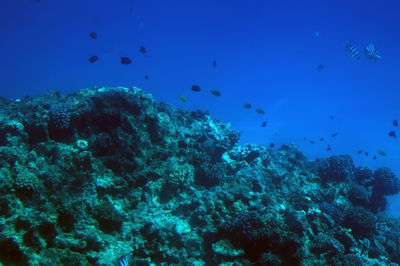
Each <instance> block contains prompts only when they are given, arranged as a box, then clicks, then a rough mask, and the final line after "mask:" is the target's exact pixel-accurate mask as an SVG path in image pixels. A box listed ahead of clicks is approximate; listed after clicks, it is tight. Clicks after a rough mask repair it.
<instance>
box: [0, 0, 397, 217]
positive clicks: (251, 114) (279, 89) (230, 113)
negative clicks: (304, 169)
mask: <svg viewBox="0 0 400 266" xmlns="http://www.w3.org/2000/svg"><path fill="white" fill-rule="evenodd" d="M398 10H400V3H399V2H398V1H396V0H388V1H378V0H373V1H295V0H286V1H278V0H275V1H266V0H264V1H261V0H260V1H245V0H229V1H227V0H226V1H222V0H218V1H200V0H186V1H184V0H163V1H161V0H160V1H155V0H140V1H128V0H118V1H111V0H109V1H106V0H96V1H94V0H93V1H89V0H80V1H77V0H70V1H60V0H40V1H38V0H2V1H0V36H1V42H0V70H1V71H0V84H1V86H0V95H1V96H3V97H9V98H21V97H24V96H26V95H30V96H34V95H38V94H43V93H47V92H48V91H50V90H60V91H62V92H64V93H67V92H71V91H73V90H76V89H81V88H85V87H93V86H127V87H129V86H138V87H140V88H142V89H143V90H144V91H146V92H148V93H151V94H153V96H154V98H155V99H156V100H157V101H164V102H167V103H170V104H173V105H174V106H177V107H179V108H185V109H189V110H195V109H202V110H209V111H210V114H211V115H212V116H213V117H214V118H218V119H220V120H223V121H227V122H231V124H232V127H233V128H235V129H238V130H240V131H241V132H242V136H241V144H244V143H262V144H269V143H270V142H274V143H275V144H276V145H277V146H279V145H281V144H284V143H293V144H295V145H296V146H297V147H298V148H299V149H300V150H301V151H303V152H304V154H305V155H306V156H307V157H308V158H309V159H314V158H317V157H321V156H330V155H334V154H343V153H346V154H350V155H352V157H353V159H354V161H355V164H356V165H366V166H369V167H371V168H374V169H375V168H377V167H381V166H388V167H390V168H392V170H393V171H394V172H395V173H397V175H398V176H400V166H399V165H398V163H397V162H398V161H399V159H400V149H399V147H400V143H399V141H400V140H399V139H393V138H390V137H389V136H388V132H389V131H390V130H392V129H394V128H393V126H392V121H393V120H394V119H398V120H400V110H399V103H400V75H399V62H400V49H399V47H400V34H399V26H400V16H398ZM90 32H96V33H97V34H98V38H97V39H92V38H90V37H89V33H90ZM345 41H349V42H351V43H352V44H353V45H354V47H356V48H357V49H358V50H359V51H360V53H361V58H360V59H359V60H354V59H353V58H351V57H350V56H349V55H348V54H347V53H346V51H345V49H344V42H345ZM370 42H371V43H373V44H375V45H376V47H377V51H378V53H379V54H380V55H381V56H382V58H381V59H380V60H378V61H371V60H368V59H367V58H366V57H365V56H364V52H363V50H364V47H365V46H366V45H367V44H368V43H370ZM141 45H143V46H144V47H145V48H146V49H147V53H146V54H141V53H140V52H139V47H140V46H141ZM92 55H97V56H98V57H99V60H98V61H97V62H95V63H93V64H91V63H89V61H88V58H89V57H90V56H92ZM121 56H128V57H130V58H131V59H132V64H131V65H122V64H121V63H120V57H121ZM213 60H215V61H216V62H217V66H216V67H213V66H212V62H213ZM318 65H324V69H323V71H318V70H317V67H318ZM145 75H148V76H149V79H148V80H146V79H145V78H144V77H145ZM193 84H198V85H199V86H200V87H201V88H202V91H201V92H198V93H196V92H192V91H191V86H192V85H193ZM211 89H218V90H220V91H221V93H222V96H221V97H215V96H213V95H211V94H210V93H209V90H211ZM178 95H184V96H185V97H186V98H187V102H181V101H180V100H179V98H178ZM243 103H251V104H252V105H253V109H252V110H246V109H244V108H243V107H242V104H243ZM255 108H262V109H264V110H265V112H266V114H265V115H260V114H257V113H256V112H255V111H254V109H255ZM330 115H333V117H334V119H333V120H331V119H329V116H330ZM264 120H266V121H267V126H266V127H265V128H262V127H261V123H262V122H263V121H264ZM335 132H337V133H338V135H337V136H336V137H335V138H331V137H330V136H331V134H332V133H335ZM397 134H398V135H400V130H397ZM304 137H307V139H309V140H310V139H311V140H315V144H310V143H309V142H308V141H304ZM321 137H323V138H324V141H322V142H321V141H320V140H319V139H320V138H321ZM328 144H329V145H330V146H331V147H332V150H331V151H327V145H328ZM360 149H361V150H363V151H367V152H368V153H369V156H368V157H367V156H365V155H359V154H357V151H358V150H360ZM378 150H384V151H385V152H386V153H387V156H386V157H383V156H381V155H379V154H378V153H377V151H378ZM375 155H376V156H377V159H376V160H373V159H372V157H373V156H375ZM397 201H399V202H400V199H397V198H393V199H392V200H391V206H390V211H391V212H392V213H393V214H396V215H400V203H399V204H396V202H397Z"/></svg>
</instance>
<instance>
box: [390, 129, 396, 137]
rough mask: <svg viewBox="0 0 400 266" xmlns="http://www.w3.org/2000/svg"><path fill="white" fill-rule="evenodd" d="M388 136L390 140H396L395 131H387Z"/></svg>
mask: <svg viewBox="0 0 400 266" xmlns="http://www.w3.org/2000/svg"><path fill="white" fill-rule="evenodd" d="M388 135H389V136H390V137H392V138H396V131H394V130H392V131H389V133H388Z"/></svg>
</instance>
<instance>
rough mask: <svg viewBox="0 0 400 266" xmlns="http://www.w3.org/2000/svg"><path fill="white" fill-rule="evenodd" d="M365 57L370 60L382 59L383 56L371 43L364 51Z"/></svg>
mask: <svg viewBox="0 0 400 266" xmlns="http://www.w3.org/2000/svg"><path fill="white" fill-rule="evenodd" d="M364 52H365V55H366V56H367V58H368V59H370V60H378V59H381V56H380V55H378V54H377V53H376V48H375V45H374V44H373V43H369V44H368V45H367V46H366V47H365V49H364Z"/></svg>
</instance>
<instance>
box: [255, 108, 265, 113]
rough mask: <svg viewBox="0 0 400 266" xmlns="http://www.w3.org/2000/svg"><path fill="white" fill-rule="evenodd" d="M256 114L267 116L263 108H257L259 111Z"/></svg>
mask: <svg viewBox="0 0 400 266" xmlns="http://www.w3.org/2000/svg"><path fill="white" fill-rule="evenodd" d="M256 113H257V114H260V115H264V114H265V112H264V110H263V109H261V108H257V109H256Z"/></svg>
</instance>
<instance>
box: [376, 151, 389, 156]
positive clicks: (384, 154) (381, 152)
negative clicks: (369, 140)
mask: <svg viewBox="0 0 400 266" xmlns="http://www.w3.org/2000/svg"><path fill="white" fill-rule="evenodd" d="M378 153H379V154H380V155H382V156H386V155H387V153H386V152H385V151H384V150H379V151H378Z"/></svg>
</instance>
